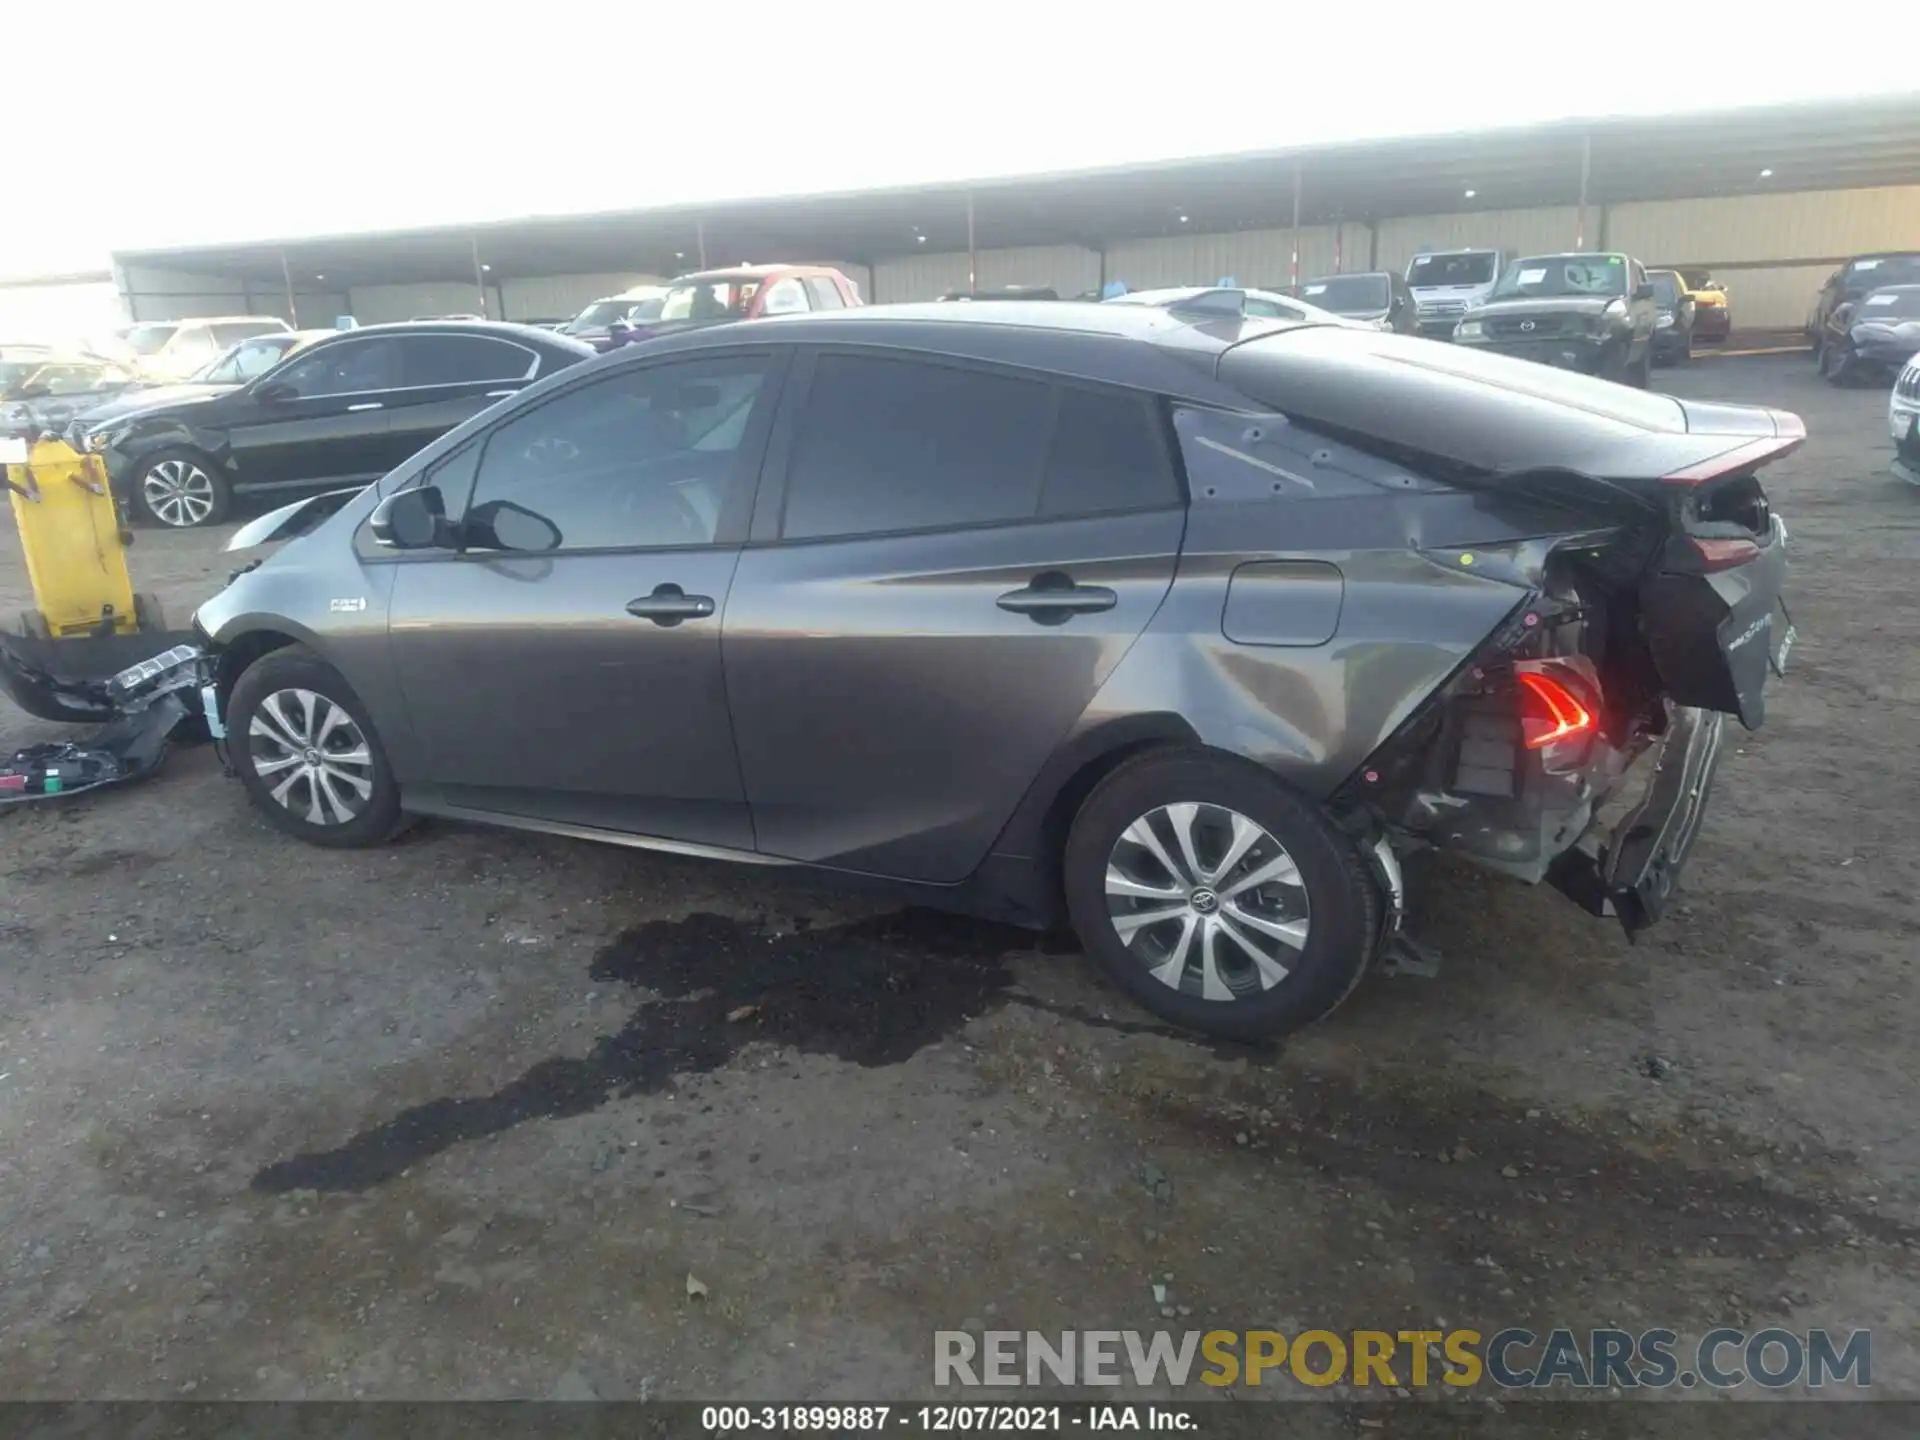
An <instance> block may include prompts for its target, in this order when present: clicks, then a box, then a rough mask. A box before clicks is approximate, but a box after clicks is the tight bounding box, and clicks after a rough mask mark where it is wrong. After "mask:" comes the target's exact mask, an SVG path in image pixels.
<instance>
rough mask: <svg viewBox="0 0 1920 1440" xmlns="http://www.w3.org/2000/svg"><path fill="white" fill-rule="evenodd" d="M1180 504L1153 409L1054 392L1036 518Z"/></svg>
mask: <svg viewBox="0 0 1920 1440" xmlns="http://www.w3.org/2000/svg"><path fill="white" fill-rule="evenodd" d="M1179 503H1180V482H1179V481H1178V479H1176V478H1175V476H1174V473H1173V466H1172V463H1171V462H1170V460H1169V459H1168V456H1167V447H1166V440H1165V436H1164V433H1163V432H1162V430H1161V428H1160V423H1159V417H1158V415H1157V414H1156V412H1155V410H1154V406H1153V402H1151V401H1150V400H1148V399H1146V398H1145V397H1144V396H1139V395H1114V394H1107V393H1104V392H1099V391H1093V390H1062V391H1061V392H1060V411H1059V415H1058V418H1057V419H1056V420H1055V421H1054V427H1053V443H1052V445H1051V446H1050V447H1049V449H1048V451H1047V473H1046V481H1045V484H1044V486H1043V487H1042V490H1041V494H1040V513H1041V514H1042V515H1046V516H1056V515H1090V514H1097V513H1099V512H1101V511H1103V510H1144V509H1150V508H1152V507H1155V506H1160V505H1177V504H1179Z"/></svg>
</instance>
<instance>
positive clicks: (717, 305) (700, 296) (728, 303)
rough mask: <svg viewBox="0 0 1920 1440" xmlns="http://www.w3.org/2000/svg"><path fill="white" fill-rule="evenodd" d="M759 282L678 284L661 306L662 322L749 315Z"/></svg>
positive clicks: (714, 281)
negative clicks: (748, 311)
mask: <svg viewBox="0 0 1920 1440" xmlns="http://www.w3.org/2000/svg"><path fill="white" fill-rule="evenodd" d="M759 293H760V282H759V281H758V280H699V281H693V282H690V283H688V284H684V285H675V286H673V287H672V288H671V289H670V290H668V291H667V298H666V299H665V300H664V301H662V302H661V305H660V319H662V320H725V319H728V318H730V317H737V316H741V315H745V314H746V313H747V308H748V307H749V306H750V305H752V304H753V297H754V296H755V295H757V294H759Z"/></svg>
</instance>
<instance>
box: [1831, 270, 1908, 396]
mask: <svg viewBox="0 0 1920 1440" xmlns="http://www.w3.org/2000/svg"><path fill="white" fill-rule="evenodd" d="M1916 354H1920V285H1888V286H1886V287H1885V288H1884V289H1880V290H1874V291H1871V292H1870V293H1868V294H1866V295H1863V296H1861V297H1860V299H1859V300H1858V301H1857V302H1855V301H1848V302H1846V303H1845V304H1842V305H1840V306H1839V307H1837V308H1836V309H1835V310H1834V312H1833V314H1831V315H1829V316H1828V317H1827V326H1826V330H1825V332H1824V333H1823V334H1822V335H1821V337H1820V373H1821V374H1822V375H1824V376H1826V377H1827V380H1828V383H1830V384H1833V385H1850V384H1852V383H1853V382H1854V381H1856V380H1869V379H1879V380H1881V381H1882V382H1883V383H1884V382H1885V381H1887V380H1888V379H1889V378H1890V377H1891V376H1894V375H1897V374H1899V373H1900V370H1901V368H1902V367H1903V366H1904V365H1905V364H1906V363H1907V361H1909V360H1911V359H1912V358H1913V357H1914V356H1915V355H1916Z"/></svg>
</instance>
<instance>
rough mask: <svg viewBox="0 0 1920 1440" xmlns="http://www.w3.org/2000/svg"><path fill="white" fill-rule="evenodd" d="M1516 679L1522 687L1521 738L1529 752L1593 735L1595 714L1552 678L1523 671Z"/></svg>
mask: <svg viewBox="0 0 1920 1440" xmlns="http://www.w3.org/2000/svg"><path fill="white" fill-rule="evenodd" d="M1514 679H1515V680H1516V681H1518V682H1519V685H1520V735H1521V738H1522V740H1523V741H1524V742H1525V744H1526V747H1527V749H1529V750H1539V749H1542V748H1543V747H1545V746H1548V745H1552V744H1554V743H1556V742H1558V741H1561V740H1572V739H1575V738H1577V737H1579V736H1581V735H1590V734H1592V733H1593V730H1594V719H1593V712H1592V711H1591V710H1589V709H1588V708H1587V705H1586V702H1584V701H1583V700H1581V698H1580V697H1579V696H1578V695H1576V694H1574V693H1573V691H1572V690H1570V689H1569V688H1568V687H1567V686H1565V685H1563V684H1561V683H1560V682H1559V681H1558V680H1556V679H1554V678H1553V676H1551V675H1542V674H1541V673H1540V672H1539V671H1537V670H1521V671H1518V672H1517V673H1516V674H1515V675H1514Z"/></svg>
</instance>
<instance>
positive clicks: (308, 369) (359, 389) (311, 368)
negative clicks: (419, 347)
mask: <svg viewBox="0 0 1920 1440" xmlns="http://www.w3.org/2000/svg"><path fill="white" fill-rule="evenodd" d="M395 368H396V366H395V359H394V345H393V341H392V340H390V339H388V338H386V337H385V336H377V335H374V336H368V337H366V338H365V339H359V340H337V341H335V342H333V343H332V344H330V345H321V346H319V347H317V348H316V349H313V350H309V351H307V352H306V354H304V355H302V356H300V357H298V358H297V359H294V360H292V361H290V362H289V363H288V364H287V365H285V366H283V367H282V368H281V369H279V370H277V371H275V372H274V375H273V383H274V385H276V386H280V385H286V386H288V387H290V388H291V391H292V394H293V395H294V396H295V397H296V398H298V399H301V400H318V399H321V398H323V397H325V396H328V395H361V394H365V393H367V392H369V391H374V390H391V389H393V388H394V385H395V383H396V382H395Z"/></svg>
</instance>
